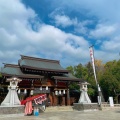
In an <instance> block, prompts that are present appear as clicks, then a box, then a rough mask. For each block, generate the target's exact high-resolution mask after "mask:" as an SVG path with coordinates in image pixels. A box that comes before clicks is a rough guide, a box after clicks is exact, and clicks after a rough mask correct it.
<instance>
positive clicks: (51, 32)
mask: <svg viewBox="0 0 120 120" xmlns="http://www.w3.org/2000/svg"><path fill="white" fill-rule="evenodd" d="M3 8H4V9H3ZM36 17H37V15H36V13H35V11H34V10H32V9H31V8H26V7H25V6H24V5H23V4H22V3H21V2H20V0H1V1H0V18H1V20H0V65H1V63H3V62H7V63H17V60H18V59H19V58H20V56H19V55H20V54H24V55H30V56H36V57H43V58H49V59H58V60H61V63H62V65H64V66H68V65H75V64H78V63H86V62H87V61H89V60H90V58H89V42H88V41H87V40H86V39H84V38H83V37H80V36H77V35H74V34H71V33H66V32H64V31H62V30H60V29H58V28H56V27H54V26H51V25H46V24H44V23H39V21H36ZM54 18H55V19H56V24H57V25H61V26H64V27H67V26H71V25H73V26H75V27H76V28H77V26H78V29H76V31H78V30H79V29H81V31H79V32H81V33H84V34H86V33H87V32H88V31H87V28H86V26H87V25H88V24H90V22H88V21H89V20H88V21H87V20H86V21H79V20H78V19H77V18H72V19H71V18H70V17H69V16H66V15H64V14H62V15H61V14H56V15H55V16H54ZM30 21H33V22H34V26H35V29H36V30H35V31H34V30H33V29H32V27H33V26H31V23H30ZM102 25H103V24H101V26H100V25H98V26H97V27H96V29H95V30H94V31H92V32H91V34H92V36H94V37H95V35H97V36H96V37H101V35H104V36H106V35H110V34H112V33H114V32H115V31H116V26H114V25H113V26H112V25H111V26H110V25H107V26H102ZM82 28H83V29H82ZM102 28H104V31H105V32H106V33H104V32H102V30H103V29H102ZM107 28H109V29H108V30H107ZM86 31H87V32H86ZM96 31H99V32H96ZM95 32H96V34H95ZM114 38H115V37H114ZM113 40H114V41H115V42H119V41H118V40H117V39H113ZM109 43H112V44H113V42H112V40H110V41H109V42H107V41H106V42H104V43H103V46H102V47H101V49H102V52H101V51H96V52H97V53H98V54H99V53H100V54H99V57H100V58H101V59H103V58H104V57H103V56H104V55H106V53H108V51H107V49H108V50H109V49H111V48H110V47H109V48H108V47H106V46H110V45H111V44H109ZM105 48H106V49H105ZM114 49H119V44H118V46H115V47H114ZM111 50H112V49H111ZM98 54H97V55H98ZM107 55H110V57H108V58H111V59H113V58H114V57H112V55H111V54H109V53H108V54H107ZM101 56H102V57H101ZM97 57H98V56H97ZM104 59H107V58H104Z"/></svg>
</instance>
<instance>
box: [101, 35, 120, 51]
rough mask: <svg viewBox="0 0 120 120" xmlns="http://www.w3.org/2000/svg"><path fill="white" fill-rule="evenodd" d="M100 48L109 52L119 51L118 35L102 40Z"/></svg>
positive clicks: (119, 38)
mask: <svg viewBox="0 0 120 120" xmlns="http://www.w3.org/2000/svg"><path fill="white" fill-rule="evenodd" d="M101 48H102V49H104V50H106V51H109V52H111V53H119V52H120V36H117V37H114V38H112V39H110V40H108V41H104V42H103V44H102V46H101Z"/></svg>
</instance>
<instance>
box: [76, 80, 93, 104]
mask: <svg viewBox="0 0 120 120" xmlns="http://www.w3.org/2000/svg"><path fill="white" fill-rule="evenodd" d="M79 85H80V91H81V95H80V99H79V101H78V103H91V100H90V98H89V96H88V94H87V90H88V88H87V85H89V83H87V82H83V83H81V84H79Z"/></svg>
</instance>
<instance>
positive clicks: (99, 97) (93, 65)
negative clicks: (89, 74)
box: [89, 45, 102, 105]
mask: <svg viewBox="0 0 120 120" xmlns="http://www.w3.org/2000/svg"><path fill="white" fill-rule="evenodd" d="M89 50H90V57H91V61H92V67H93V72H94V78H95V82H96V86H97V89H98V104H99V105H101V94H102V93H101V89H100V86H99V83H98V81H97V77H96V68H95V58H94V50H93V45H92V46H90V47H89ZM100 93H101V94H100Z"/></svg>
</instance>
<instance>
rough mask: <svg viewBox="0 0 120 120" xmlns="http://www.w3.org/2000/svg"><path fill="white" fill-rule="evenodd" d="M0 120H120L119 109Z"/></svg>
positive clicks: (47, 113)
mask: <svg viewBox="0 0 120 120" xmlns="http://www.w3.org/2000/svg"><path fill="white" fill-rule="evenodd" d="M0 120H120V109H111V110H102V111H84V112H83V111H82V112H81V111H59V112H58V111H56V112H44V113H40V115H39V116H24V114H17V115H15V114H12V115H10V114H9V115H0Z"/></svg>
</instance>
